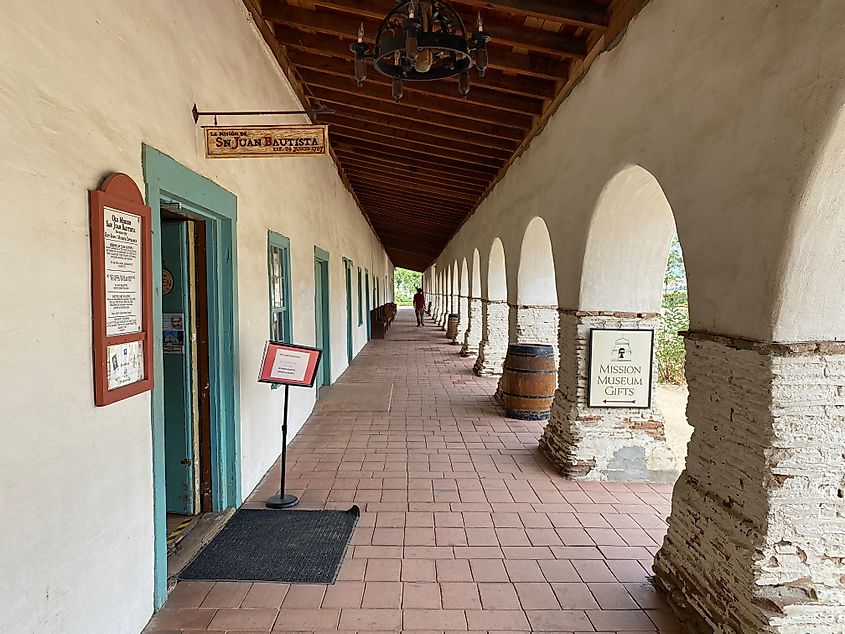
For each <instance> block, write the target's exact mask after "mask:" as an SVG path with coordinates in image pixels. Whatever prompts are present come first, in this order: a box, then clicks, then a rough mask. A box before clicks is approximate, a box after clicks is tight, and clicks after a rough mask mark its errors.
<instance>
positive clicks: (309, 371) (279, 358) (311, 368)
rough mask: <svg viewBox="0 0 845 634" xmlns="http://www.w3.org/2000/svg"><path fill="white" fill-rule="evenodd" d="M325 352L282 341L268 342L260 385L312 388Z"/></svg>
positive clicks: (262, 363) (259, 379) (259, 377)
mask: <svg viewBox="0 0 845 634" xmlns="http://www.w3.org/2000/svg"><path fill="white" fill-rule="evenodd" d="M322 356H323V351H322V350H320V349H319V348H309V347H308V346H297V345H294V344H291V343H282V342H281V341H268V342H267V344H266V345H265V346H264V359H263V361H262V362H261V372H260V373H259V375H258V381H259V382H260V383H273V384H276V385H297V386H300V387H311V386H312V385H314V379H315V378H316V377H317V368H318V367H320V359H321V358H322Z"/></svg>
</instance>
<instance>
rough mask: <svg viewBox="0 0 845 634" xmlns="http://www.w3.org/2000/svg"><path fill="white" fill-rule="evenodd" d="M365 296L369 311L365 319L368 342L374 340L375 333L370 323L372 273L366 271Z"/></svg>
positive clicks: (365, 314)
mask: <svg viewBox="0 0 845 634" xmlns="http://www.w3.org/2000/svg"><path fill="white" fill-rule="evenodd" d="M364 295H365V296H366V298H367V310H366V312H365V313H364V319H366V320H367V341H369V340H370V339H372V336H373V333H372V331H371V329H372V324H371V323H370V310H371V309H370V272H369V271H368V270H367V269H364Z"/></svg>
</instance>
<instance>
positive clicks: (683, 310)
mask: <svg viewBox="0 0 845 634" xmlns="http://www.w3.org/2000/svg"><path fill="white" fill-rule="evenodd" d="M661 313H662V314H661V318H660V329H659V330H658V331H657V380H658V382H660V383H673V384H675V385H683V384H684V383H686V378H685V377H684V359H685V356H686V353H685V351H684V339H683V337H680V336H679V335H678V332H679V331H683V330H687V329H688V328H689V307H688V304H687V292H686V290H682V291H668V292H666V293H664V295H663V310H662V311H661Z"/></svg>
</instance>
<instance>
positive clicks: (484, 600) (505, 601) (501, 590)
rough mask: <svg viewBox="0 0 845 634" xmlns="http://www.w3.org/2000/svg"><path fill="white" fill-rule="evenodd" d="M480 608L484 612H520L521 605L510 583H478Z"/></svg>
mask: <svg viewBox="0 0 845 634" xmlns="http://www.w3.org/2000/svg"><path fill="white" fill-rule="evenodd" d="M478 593H479V594H480V595H481V606H482V607H483V608H484V609H485V610H521V609H522V604H521V603H520V602H519V596H518V595H517V594H516V588H515V587H514V585H513V584H511V583H479V584H478Z"/></svg>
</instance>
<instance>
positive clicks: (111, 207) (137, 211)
mask: <svg viewBox="0 0 845 634" xmlns="http://www.w3.org/2000/svg"><path fill="white" fill-rule="evenodd" d="M89 203H90V211H91V293H92V297H91V302H92V307H93V312H94V315H93V326H94V333H93V334H94V403H95V404H96V405H98V406H102V405H109V404H110V403H114V402H115V401H119V400H122V399H124V398H128V397H130V396H134V395H135V394H140V393H141V392H145V391H147V390H150V389H152V387H153V363H152V360H153V359H152V349H153V348H152V346H153V341H152V220H151V215H150V208H149V207H147V206H146V205H144V198H143V196H141V192H140V190H139V189H138V186H137V185H136V184H135V181H133V180H132V179H131V178H130V177H129V176H127V175H126V174H112V175H111V176H109V177H108V178H106V180H105V181H104V182H103V185H102V186H101V187H100V189H97V190H91V191H89Z"/></svg>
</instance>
